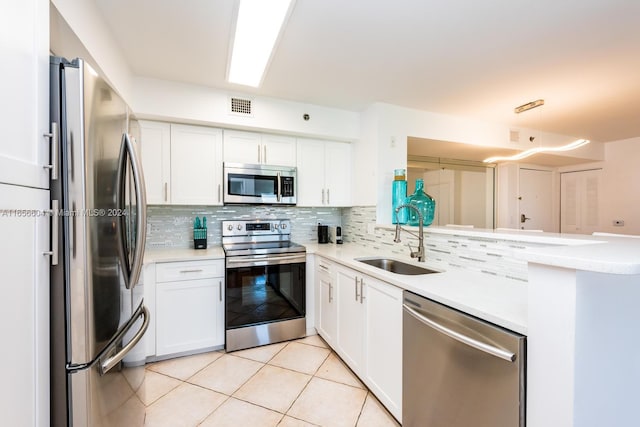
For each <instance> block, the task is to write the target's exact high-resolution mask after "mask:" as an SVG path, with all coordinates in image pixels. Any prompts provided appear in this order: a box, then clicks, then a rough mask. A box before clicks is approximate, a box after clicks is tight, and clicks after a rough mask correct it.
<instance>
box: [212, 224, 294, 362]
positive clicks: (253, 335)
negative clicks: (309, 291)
mask: <svg viewBox="0 0 640 427" xmlns="http://www.w3.org/2000/svg"><path fill="white" fill-rule="evenodd" d="M222 248H223V249H224V253H225V261H226V293H225V329H226V349H227V351H233V350H240V349H244V348H249V347H255V346H259V345H265V344H270V343H274V342H279V341H285V340H290V339H295V338H301V337H303V336H305V332H306V326H305V272H306V270H305V262H306V248H305V247H304V246H302V245H298V244H296V243H293V242H292V241H291V222H290V221H289V220H287V219H280V220H264V219H256V220H231V221H222Z"/></svg>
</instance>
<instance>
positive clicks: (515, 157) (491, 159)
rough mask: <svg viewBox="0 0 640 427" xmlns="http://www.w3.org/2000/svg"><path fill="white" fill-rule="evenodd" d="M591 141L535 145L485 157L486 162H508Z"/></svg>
mask: <svg viewBox="0 0 640 427" xmlns="http://www.w3.org/2000/svg"><path fill="white" fill-rule="evenodd" d="M589 142H590V141H589V140H588V139H578V140H576V141H573V142H572V143H570V144H567V145H561V146H559V147H535V148H530V149H529V150H525V151H522V152H520V153H517V154H514V155H513V156H494V157H489V158H488V159H484V160H483V162H484V163H496V162H506V161H515V160H522V159H524V158H526V157H529V156H533V155H534V154H537V153H543V152H544V153H548V152H557V151H570V150H575V149H576V148H580V147H582V146H584V145H587V144H588V143H589Z"/></svg>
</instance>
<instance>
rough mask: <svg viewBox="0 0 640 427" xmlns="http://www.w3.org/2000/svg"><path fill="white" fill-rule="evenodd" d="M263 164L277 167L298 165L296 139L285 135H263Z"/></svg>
mask: <svg viewBox="0 0 640 427" xmlns="http://www.w3.org/2000/svg"><path fill="white" fill-rule="evenodd" d="M261 160H262V163H263V164H266V165H277V166H295V165H296V139H295V138H292V137H290V136H283V135H269V134H263V135H262V159H261Z"/></svg>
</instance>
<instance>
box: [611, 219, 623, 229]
mask: <svg viewBox="0 0 640 427" xmlns="http://www.w3.org/2000/svg"><path fill="white" fill-rule="evenodd" d="M613 225H614V227H624V220H623V219H614V220H613Z"/></svg>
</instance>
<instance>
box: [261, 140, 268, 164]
mask: <svg viewBox="0 0 640 427" xmlns="http://www.w3.org/2000/svg"><path fill="white" fill-rule="evenodd" d="M262 152H263V153H264V155H263V156H262V162H263V163H264V164H265V165H266V164H267V146H266V145H263V146H262Z"/></svg>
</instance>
